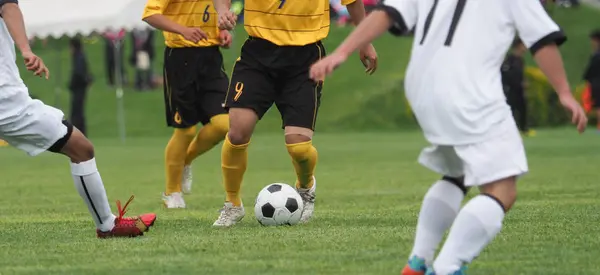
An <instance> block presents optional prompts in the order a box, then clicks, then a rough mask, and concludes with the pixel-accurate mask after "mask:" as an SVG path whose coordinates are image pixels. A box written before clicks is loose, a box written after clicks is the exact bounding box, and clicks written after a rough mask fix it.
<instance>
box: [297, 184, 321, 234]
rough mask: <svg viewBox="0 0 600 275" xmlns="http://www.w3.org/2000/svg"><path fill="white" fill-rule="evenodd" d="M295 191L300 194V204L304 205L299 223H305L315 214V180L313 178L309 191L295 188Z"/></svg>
mask: <svg viewBox="0 0 600 275" xmlns="http://www.w3.org/2000/svg"><path fill="white" fill-rule="evenodd" d="M296 190H298V194H300V197H301V198H302V202H303V203H304V210H303V211H302V216H301V217H300V223H306V222H308V220H310V218H312V216H313V213H314V212H315V197H316V190H317V179H316V178H315V177H314V176H313V186H312V187H311V188H310V189H304V188H296Z"/></svg>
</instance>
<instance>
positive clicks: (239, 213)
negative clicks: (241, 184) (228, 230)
mask: <svg viewBox="0 0 600 275" xmlns="http://www.w3.org/2000/svg"><path fill="white" fill-rule="evenodd" d="M220 212H221V214H220V215H219V218H218V219H217V220H216V221H215V223H213V226H216V227H230V226H233V225H235V224H236V223H237V222H239V221H241V220H242V219H243V218H244V216H245V215H246V210H244V206H243V205H242V206H234V205H233V204H232V203H230V202H225V204H224V205H223V208H221V210H220Z"/></svg>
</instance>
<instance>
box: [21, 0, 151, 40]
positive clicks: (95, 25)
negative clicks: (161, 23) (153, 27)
mask: <svg viewBox="0 0 600 275" xmlns="http://www.w3.org/2000/svg"><path fill="white" fill-rule="evenodd" d="M145 5H146V0H26V1H20V2H19V6H20V7H21V10H22V11H23V16H24V17H25V27H26V28H27V34H28V35H29V37H30V38H33V37H38V38H46V37H55V38H58V37H61V36H63V35H67V36H74V35H76V34H81V35H89V34H91V33H93V32H103V31H107V30H119V29H126V30H132V29H136V28H144V27H147V26H148V25H147V24H146V23H145V22H143V21H142V14H143V11H144V6H145Z"/></svg>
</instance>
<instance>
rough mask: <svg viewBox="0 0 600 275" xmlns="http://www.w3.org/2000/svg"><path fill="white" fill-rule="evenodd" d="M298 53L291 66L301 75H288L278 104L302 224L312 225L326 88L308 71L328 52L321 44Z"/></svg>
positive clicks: (306, 47)
mask: <svg viewBox="0 0 600 275" xmlns="http://www.w3.org/2000/svg"><path fill="white" fill-rule="evenodd" d="M294 51H295V52H294V53H293V54H294V56H295V59H294V60H292V61H291V62H292V63H294V62H296V63H297V64H296V66H297V68H298V70H299V71H290V72H288V73H289V75H291V77H289V78H286V81H285V85H284V87H283V89H282V91H281V95H280V97H279V99H278V100H276V102H275V103H276V104H277V108H278V109H279V112H280V113H281V117H282V119H283V127H284V129H285V144H286V147H287V150H288V153H289V155H290V157H291V158H292V164H293V166H294V170H295V171H296V189H297V190H298V193H300V196H301V197H302V200H303V202H304V211H303V212H302V217H301V219H300V222H308V221H309V220H310V218H311V217H312V215H313V213H314V204H315V197H316V188H317V185H316V179H315V175H314V174H315V169H316V166H317V161H318V153H317V149H316V148H315V147H314V146H313V143H312V138H313V133H314V132H313V131H314V129H315V123H316V121H317V113H318V110H319V106H320V103H321V90H322V88H323V84H322V83H315V82H314V81H313V80H311V79H309V78H308V68H310V65H311V64H313V63H314V62H316V61H317V60H319V59H321V58H322V57H324V56H325V50H324V48H323V45H322V44H321V43H320V42H319V43H315V44H311V45H307V46H304V47H297V48H295V49H294ZM296 60H297V61H296Z"/></svg>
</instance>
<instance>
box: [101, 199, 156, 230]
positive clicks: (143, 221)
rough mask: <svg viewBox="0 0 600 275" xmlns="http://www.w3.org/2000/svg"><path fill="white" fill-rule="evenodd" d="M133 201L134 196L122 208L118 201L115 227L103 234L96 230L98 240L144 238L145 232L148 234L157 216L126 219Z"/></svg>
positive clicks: (152, 214) (146, 215) (147, 215)
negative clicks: (128, 208) (128, 207)
mask: <svg viewBox="0 0 600 275" xmlns="http://www.w3.org/2000/svg"><path fill="white" fill-rule="evenodd" d="M132 200H133V196H131V198H129V200H128V201H127V202H126V203H125V206H123V207H122V208H121V201H117V208H118V209H119V216H118V217H117V218H115V227H113V229H112V230H110V231H107V232H103V231H100V230H99V229H98V230H96V234H97V236H98V238H101V239H105V238H118V237H139V236H143V235H144V232H148V230H150V227H151V226H153V225H154V222H155V221H156V214H154V213H149V214H142V215H140V216H136V217H124V216H125V213H127V206H128V205H129V203H130V202H131V201H132Z"/></svg>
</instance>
